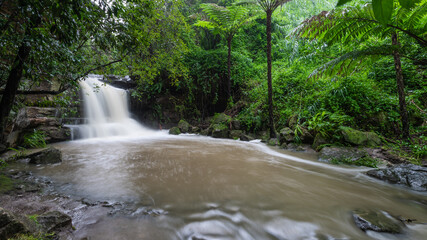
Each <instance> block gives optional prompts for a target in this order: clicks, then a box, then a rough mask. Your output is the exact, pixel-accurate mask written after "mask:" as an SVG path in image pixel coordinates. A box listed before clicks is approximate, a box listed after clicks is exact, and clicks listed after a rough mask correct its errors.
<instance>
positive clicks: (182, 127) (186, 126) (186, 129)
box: [178, 119, 191, 133]
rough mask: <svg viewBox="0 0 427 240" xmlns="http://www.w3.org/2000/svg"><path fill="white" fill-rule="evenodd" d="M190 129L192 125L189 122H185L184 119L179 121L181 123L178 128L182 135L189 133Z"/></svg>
mask: <svg viewBox="0 0 427 240" xmlns="http://www.w3.org/2000/svg"><path fill="white" fill-rule="evenodd" d="M190 127H191V126H190V124H189V123H188V122H187V121H185V120H183V119H181V120H180V121H179V123H178V128H179V130H180V131H181V133H187V132H189V130H190Z"/></svg>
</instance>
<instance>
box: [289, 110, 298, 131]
mask: <svg viewBox="0 0 427 240" xmlns="http://www.w3.org/2000/svg"><path fill="white" fill-rule="evenodd" d="M297 124H298V115H297V114H294V115H292V116H291V117H290V118H289V119H288V126H289V128H291V129H292V130H295V127H296V126H297Z"/></svg>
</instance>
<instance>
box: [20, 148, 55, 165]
mask: <svg viewBox="0 0 427 240" xmlns="http://www.w3.org/2000/svg"><path fill="white" fill-rule="evenodd" d="M27 158H29V159H30V161H29V163H32V164H52V163H60V162H62V153H61V151H59V150H58V149H57V148H54V147H49V148H45V149H43V150H41V151H37V152H35V153H32V154H30V155H28V156H27Z"/></svg>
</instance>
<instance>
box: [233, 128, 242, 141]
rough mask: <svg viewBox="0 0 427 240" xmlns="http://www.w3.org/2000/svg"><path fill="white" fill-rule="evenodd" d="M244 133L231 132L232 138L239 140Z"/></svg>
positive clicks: (239, 131) (240, 131) (238, 131)
mask: <svg viewBox="0 0 427 240" xmlns="http://www.w3.org/2000/svg"><path fill="white" fill-rule="evenodd" d="M242 133H243V131H242V130H232V131H230V138H232V139H238V138H240V135H242Z"/></svg>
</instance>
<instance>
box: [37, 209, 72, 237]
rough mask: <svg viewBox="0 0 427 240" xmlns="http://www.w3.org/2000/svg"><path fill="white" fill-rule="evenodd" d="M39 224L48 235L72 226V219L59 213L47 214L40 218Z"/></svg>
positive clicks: (38, 219)
mask: <svg viewBox="0 0 427 240" xmlns="http://www.w3.org/2000/svg"><path fill="white" fill-rule="evenodd" d="M37 223H38V225H39V227H40V228H41V229H42V231H43V232H47V233H51V232H55V231H58V230H59V229H61V228H66V227H69V228H71V226H72V222H71V217H70V216H68V215H67V214H64V213H61V212H58V211H52V212H47V213H44V214H42V215H40V216H38V217H37Z"/></svg>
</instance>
